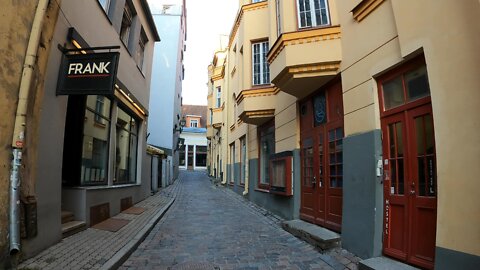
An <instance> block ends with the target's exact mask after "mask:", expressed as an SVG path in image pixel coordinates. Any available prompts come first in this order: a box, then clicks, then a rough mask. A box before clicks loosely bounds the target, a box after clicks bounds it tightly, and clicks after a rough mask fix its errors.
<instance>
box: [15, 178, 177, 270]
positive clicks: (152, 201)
mask: <svg viewBox="0 0 480 270" xmlns="http://www.w3.org/2000/svg"><path fill="white" fill-rule="evenodd" d="M178 188H179V185H178V183H174V184H173V185H171V186H169V187H167V188H165V189H162V190H161V191H160V192H158V193H157V194H155V195H154V196H150V197H148V198H147V199H145V200H143V201H141V202H139V203H138V204H136V205H135V206H137V207H142V208H145V209H146V210H145V212H143V213H141V214H140V215H133V214H124V213H120V214H118V215H116V216H115V218H120V219H127V220H130V222H129V223H128V224H127V225H125V226H124V227H123V228H121V229H120V230H119V231H117V232H109V231H104V230H98V229H93V228H88V229H86V230H85V231H82V232H79V233H77V234H74V235H72V236H70V237H67V238H64V239H63V240H62V241H61V242H59V243H58V244H56V245H54V246H52V247H50V248H48V249H46V250H44V251H43V252H41V253H40V254H38V255H37V256H35V257H33V258H30V259H28V260H26V261H23V262H22V263H21V264H20V265H19V266H18V269H29V270H30V269H72V270H75V269H100V268H101V267H102V266H103V265H104V264H106V263H107V262H109V260H111V259H112V258H115V257H118V254H117V253H118V252H119V251H121V250H122V248H124V247H125V246H126V245H127V244H129V243H132V241H134V240H135V239H137V238H138V237H139V235H138V233H139V231H141V229H142V228H144V227H145V226H146V225H147V224H149V223H150V222H151V221H152V218H154V217H156V216H158V215H159V214H161V213H160V211H162V209H163V210H164V209H165V207H166V206H167V205H168V204H170V203H172V201H173V200H174V196H175V194H177V192H178ZM116 255H117V256H116Z"/></svg>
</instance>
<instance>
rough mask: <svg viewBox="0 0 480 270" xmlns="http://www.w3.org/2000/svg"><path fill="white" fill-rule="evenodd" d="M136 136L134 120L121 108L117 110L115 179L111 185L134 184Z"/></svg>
mask: <svg viewBox="0 0 480 270" xmlns="http://www.w3.org/2000/svg"><path fill="white" fill-rule="evenodd" d="M137 135H138V125H137V121H136V120H135V118H133V117H132V116H130V114H128V113H127V112H126V111H124V110H123V109H122V108H118V117H117V123H116V142H115V145H116V149H115V178H114V179H113V183H114V184H116V185H118V184H130V183H136V173H137V145H138V141H137Z"/></svg>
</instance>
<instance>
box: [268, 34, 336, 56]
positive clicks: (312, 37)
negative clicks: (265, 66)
mask: <svg viewBox="0 0 480 270" xmlns="http://www.w3.org/2000/svg"><path fill="white" fill-rule="evenodd" d="M340 36H341V31H340V26H339V25H337V26H332V27H326V28H314V29H308V30H302V31H296V32H290V33H283V34H282V35H280V37H279V38H278V39H277V41H275V44H273V46H272V49H270V51H269V52H268V54H267V61H268V63H270V64H271V63H272V62H273V61H274V60H275V58H277V56H278V55H279V54H280V53H281V52H282V51H283V49H284V48H285V47H286V46H290V45H297V44H304V43H312V42H320V41H325V40H333V39H338V38H340Z"/></svg>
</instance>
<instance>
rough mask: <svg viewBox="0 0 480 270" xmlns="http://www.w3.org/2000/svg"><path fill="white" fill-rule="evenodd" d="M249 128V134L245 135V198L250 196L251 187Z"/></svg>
mask: <svg viewBox="0 0 480 270" xmlns="http://www.w3.org/2000/svg"><path fill="white" fill-rule="evenodd" d="M248 163H249V162H248V126H247V134H245V190H244V191H243V193H242V194H243V196H245V195H247V194H248V185H249V177H248V175H249V173H248V171H249V169H250V168H249V167H250V166H249V164H248Z"/></svg>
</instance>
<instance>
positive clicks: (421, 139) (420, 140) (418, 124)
mask: <svg viewBox="0 0 480 270" xmlns="http://www.w3.org/2000/svg"><path fill="white" fill-rule="evenodd" d="M423 119H424V118H423V117H417V118H415V137H416V143H417V155H423V154H425V130H424V128H423V123H424V122H423Z"/></svg>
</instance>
